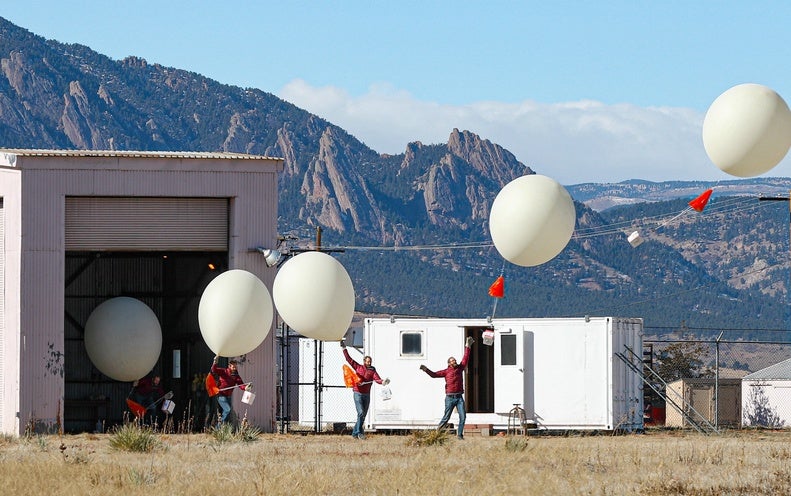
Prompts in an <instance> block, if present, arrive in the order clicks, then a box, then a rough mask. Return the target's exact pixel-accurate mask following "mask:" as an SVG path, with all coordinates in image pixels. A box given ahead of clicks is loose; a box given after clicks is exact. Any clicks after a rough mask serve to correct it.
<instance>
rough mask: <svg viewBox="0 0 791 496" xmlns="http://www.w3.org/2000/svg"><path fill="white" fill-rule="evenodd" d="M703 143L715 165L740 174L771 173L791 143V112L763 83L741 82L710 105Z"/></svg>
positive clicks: (729, 172) (704, 127) (740, 175)
mask: <svg viewBox="0 0 791 496" xmlns="http://www.w3.org/2000/svg"><path fill="white" fill-rule="evenodd" d="M703 146H704V148H705V149H706V153H707V154H708V156H709V158H710V159H711V161H712V162H714V165H716V166H717V167H718V168H719V169H721V170H722V171H723V172H726V173H728V174H730V175H732V176H737V177H754V176H759V175H761V174H763V173H764V172H768V171H769V170H771V169H772V168H773V167H774V166H776V165H777V164H778V163H779V162H780V161H781V160H782V159H783V157H785V155H786V153H788V148H789V146H791V112H789V110H788V105H787V104H786V102H785V100H783V98H782V97H781V96H780V95H778V94H777V93H776V92H775V91H774V90H772V89H771V88H767V87H766V86H763V85H760V84H753V83H748V84H740V85H737V86H734V87H733V88H730V89H729V90H727V91H725V92H724V93H723V94H721V95H720V96H719V97H717V99H716V100H714V102H713V103H712V104H711V106H710V107H709V110H708V112H706V118H705V119H704V121H703Z"/></svg>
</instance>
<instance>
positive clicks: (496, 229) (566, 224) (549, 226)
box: [489, 174, 576, 267]
mask: <svg viewBox="0 0 791 496" xmlns="http://www.w3.org/2000/svg"><path fill="white" fill-rule="evenodd" d="M575 222H576V213H575V210H574V202H573V201H572V199H571V196H570V195H569V193H568V191H566V189H565V188H564V187H563V186H561V185H560V184H559V183H558V182H556V181H555V180H554V179H552V178H549V177H547V176H542V175H539V174H531V175H527V176H522V177H519V178H517V179H514V180H513V181H511V182H510V183H508V184H506V185H505V186H504V187H503V189H501V190H500V192H499V193H498V194H497V196H496V197H495V199H494V203H492V210H491V213H490V214H489V230H490V231H491V235H492V241H493V242H494V246H495V248H497V251H498V252H500V255H502V257H503V258H505V259H506V260H508V261H509V262H511V263H513V264H516V265H521V266H523V267H532V266H534V265H541V264H542V263H545V262H548V261H550V260H552V259H553V258H555V257H556V256H557V255H558V253H560V252H561V251H563V248H565V247H566V245H567V244H568V242H569V240H570V239H571V234H572V233H573V232H574V223H575Z"/></svg>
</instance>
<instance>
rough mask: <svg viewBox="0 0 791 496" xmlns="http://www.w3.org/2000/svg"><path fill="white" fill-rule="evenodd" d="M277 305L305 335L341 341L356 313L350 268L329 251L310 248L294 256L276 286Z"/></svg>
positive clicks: (274, 288)
mask: <svg viewBox="0 0 791 496" xmlns="http://www.w3.org/2000/svg"><path fill="white" fill-rule="evenodd" d="M272 297H273V298H274V301H275V307H276V308H277V311H278V313H279V314H280V316H281V317H282V318H283V320H284V321H285V323H286V324H288V325H289V327H291V328H292V329H294V330H295V331H297V332H298V333H300V334H302V335H303V336H306V337H309V338H313V339H318V340H321V341H339V340H340V339H341V338H343V336H344V334H346V331H347V330H348V329H349V324H351V322H352V317H353V316H354V287H353V286H352V280H351V278H350V277H349V274H348V273H347V272H346V269H345V268H344V267H343V265H341V263H340V262H338V261H337V260H335V259H334V258H333V257H331V256H330V255H327V254H326V253H321V252H319V251H308V252H305V253H300V254H299V255H297V256H295V257H293V258H291V259H290V260H289V261H287V262H286V263H285V264H283V266H282V267H280V270H278V272H277V276H275V283H274V285H273V286H272Z"/></svg>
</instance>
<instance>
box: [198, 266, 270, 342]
mask: <svg viewBox="0 0 791 496" xmlns="http://www.w3.org/2000/svg"><path fill="white" fill-rule="evenodd" d="M273 316H274V309H273V307H272V297H271V296H270V294H269V290H268V289H266V286H265V285H264V283H263V282H261V280H260V279H259V278H258V277H256V275H255V274H252V273H250V272H247V271H246V270H241V269H233V270H228V271H226V272H223V273H222V274H220V275H219V276H217V277H215V278H214V280H212V282H210V283H209V285H208V286H206V289H204V290H203V294H202V295H201V299H200V304H199V305H198V325H199V326H200V332H201V334H202V335H203V340H204V341H205V342H206V345H207V346H208V347H209V349H210V350H212V351H213V352H214V353H216V354H217V355H220V356H225V357H232V356H239V355H244V354H245V353H250V352H251V351H253V350H254V349H256V348H257V347H258V345H260V344H261V343H262V342H263V341H264V339H265V338H266V336H267V335H268V334H269V329H270V328H271V327H272V317H273Z"/></svg>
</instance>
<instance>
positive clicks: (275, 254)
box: [255, 246, 285, 267]
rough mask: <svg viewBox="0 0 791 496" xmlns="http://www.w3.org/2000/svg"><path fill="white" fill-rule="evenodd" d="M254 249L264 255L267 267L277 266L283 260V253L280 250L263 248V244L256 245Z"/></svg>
mask: <svg viewBox="0 0 791 496" xmlns="http://www.w3.org/2000/svg"><path fill="white" fill-rule="evenodd" d="M255 251H257V252H258V253H260V254H261V255H263V256H264V261H265V262H266V266H267V267H278V266H279V265H280V264H281V263H282V262H284V261H285V258H284V257H283V253H282V252H281V251H280V250H275V249H269V248H264V247H263V246H258V247H256V249H255Z"/></svg>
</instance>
